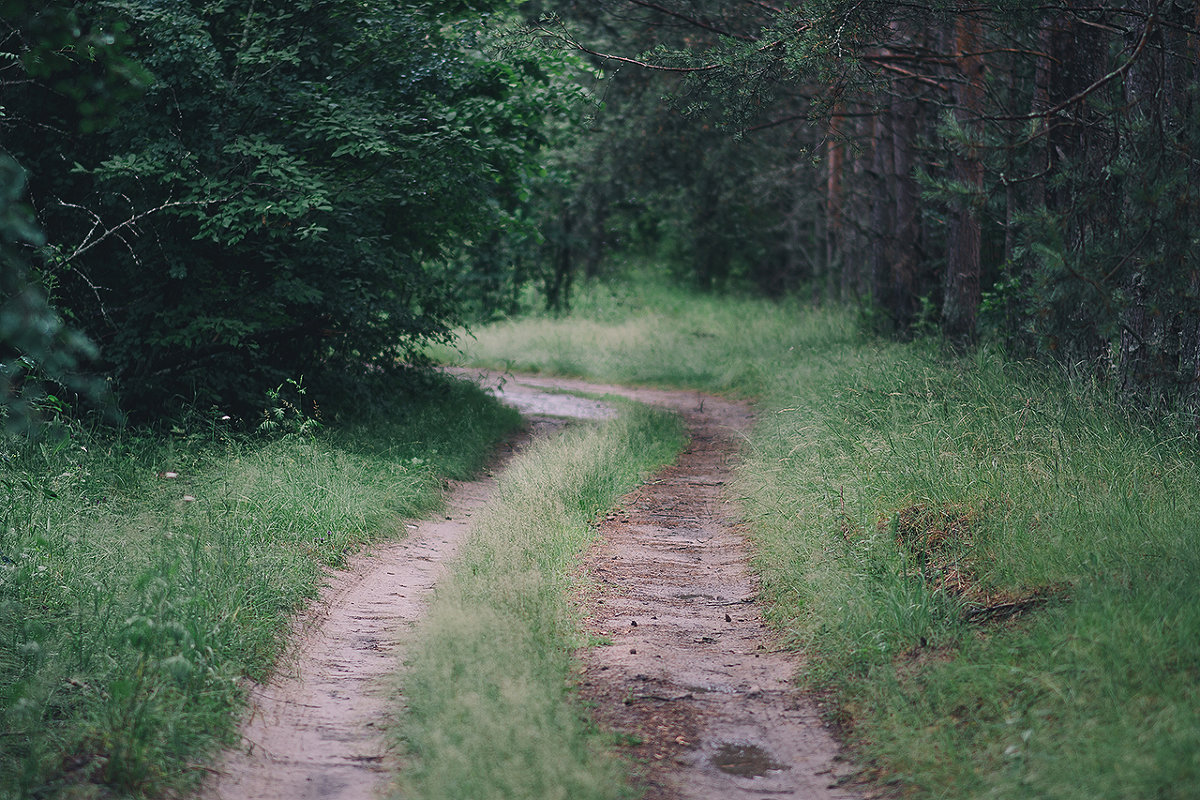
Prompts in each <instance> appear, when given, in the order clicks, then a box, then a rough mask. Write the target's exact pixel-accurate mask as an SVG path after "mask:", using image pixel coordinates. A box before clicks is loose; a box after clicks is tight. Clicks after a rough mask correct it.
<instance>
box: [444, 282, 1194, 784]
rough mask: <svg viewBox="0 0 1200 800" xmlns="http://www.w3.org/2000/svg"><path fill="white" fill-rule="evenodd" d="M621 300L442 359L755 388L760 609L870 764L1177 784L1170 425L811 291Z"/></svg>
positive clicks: (745, 471) (1189, 460)
mask: <svg viewBox="0 0 1200 800" xmlns="http://www.w3.org/2000/svg"><path fill="white" fill-rule="evenodd" d="M642 296H643V297H644V298H645V300H644V301H633V300H631V299H630V297H629V295H623V294H622V293H621V292H612V291H608V290H595V291H593V292H592V293H591V295H590V296H589V297H588V298H587V299H586V300H585V302H583V303H582V304H581V309H582V311H581V314H582V316H574V317H571V318H568V319H565V320H559V321H555V320H549V319H532V320H529V321H517V322H512V323H506V324H504V325H501V326H497V327H496V328H490V329H487V330H484V331H480V332H478V333H477V338H476V339H474V340H471V341H468V342H466V343H465V346H464V350H465V351H466V356H465V357H466V358H467V359H468V360H479V361H481V362H483V363H488V364H491V365H503V364H505V363H512V364H513V365H514V366H518V367H522V368H527V367H536V368H540V369H544V370H547V371H555V372H568V373H578V374H583V375H591V376H594V377H600V378H603V379H605V380H612V381H643V382H650V383H674V384H681V385H686V386H691V387H696V388H702V389H710V390H717V391H732V392H735V393H738V394H741V395H743V396H752V397H756V398H759V399H760V423H759V424H758V426H757V428H756V430H755V432H754V434H753V437H752V440H751V442H750V444H749V446H748V450H747V453H746V463H745V464H744V466H743V467H742V470H741V476H740V483H739V490H740V492H741V493H742V494H743V495H744V506H745V509H746V514H747V516H748V517H749V518H750V520H751V521H752V523H753V527H754V532H755V536H756V539H757V556H756V568H757V569H758V571H759V572H760V573H761V575H762V577H763V587H764V595H765V597H766V599H767V601H768V603H769V613H770V617H771V619H772V621H773V622H774V624H775V625H777V626H779V627H780V628H781V629H783V630H784V631H786V632H788V633H789V635H790V636H791V638H792V640H793V641H794V642H795V644H796V646H797V647H802V648H804V649H805V650H806V651H807V653H808V654H809V661H808V663H809V667H808V670H807V672H806V675H805V676H804V679H805V680H806V681H807V682H808V683H809V684H810V685H811V686H813V687H814V688H817V689H820V690H822V691H825V692H827V693H828V694H829V697H830V698H831V699H833V700H834V701H835V703H834V704H833V708H835V709H836V712H835V713H836V717H837V721H838V722H840V723H841V724H842V725H843V726H844V730H845V732H846V736H847V741H848V742H849V744H850V745H851V746H852V747H853V748H854V750H855V752H856V754H857V756H858V758H859V760H860V763H861V764H862V765H863V767H864V769H865V770H867V772H868V773H869V774H871V775H872V776H873V777H874V779H875V780H876V781H877V782H879V783H882V784H889V785H892V786H894V787H895V788H896V790H897V791H899V792H902V793H904V794H905V795H906V796H914V797H945V798H970V797H978V798H983V797H987V798H1009V797H1011V798H1018V797H1046V798H1113V799H1114V800H1116V799H1117V798H1129V797H1166V798H1170V797H1180V798H1182V797H1189V796H1195V794H1196V792H1197V791H1200V538H1198V537H1197V536H1196V531H1197V530H1200V451H1198V449H1197V445H1196V440H1195V431H1194V430H1190V431H1189V430H1187V429H1186V428H1184V427H1177V426H1173V424H1172V423H1171V422H1170V421H1167V422H1165V423H1155V424H1149V423H1146V422H1145V421H1142V420H1139V419H1136V418H1132V417H1130V416H1129V415H1127V414H1125V413H1123V412H1121V411H1120V410H1119V409H1117V408H1115V407H1114V406H1113V405H1111V404H1110V403H1109V402H1107V401H1106V400H1105V399H1104V397H1103V395H1102V393H1101V392H1098V391H1096V390H1095V389H1094V388H1090V387H1081V386H1077V385H1071V384H1069V383H1068V382H1067V381H1065V380H1064V379H1063V378H1062V377H1061V376H1060V375H1058V374H1056V373H1054V372H1053V371H1050V370H1046V369H1043V368H1039V367H1037V366H1033V365H1024V364H1013V363H1008V362H1006V361H1004V360H1003V359H1002V358H1001V357H999V356H998V355H996V354H994V353H989V352H987V351H982V352H980V353H978V354H976V355H975V356H972V357H970V358H965V359H961V358H960V359H952V358H948V357H946V356H944V355H942V354H940V353H938V352H937V351H936V350H934V349H933V348H931V347H928V346H924V345H921V344H914V345H897V344H890V343H880V342H876V341H873V340H870V339H868V338H865V337H860V336H859V335H858V334H856V333H855V327H854V325H853V323H852V320H850V319H848V318H846V317H844V316H841V315H839V314H838V313H835V312H831V311H815V312H814V311H807V310H804V309H802V308H798V307H787V306H779V305H773V304H768V303H758V302H754V301H748V300H724V301H722V300H715V299H711V298H687V297H683V296H680V295H673V294H671V293H669V292H666V291H665V290H662V289H654V288H650V289H649V290H648V291H646V292H645V293H644V294H643V295H642ZM639 306H640V307H639ZM614 353H615V355H614ZM518 354H519V355H518Z"/></svg>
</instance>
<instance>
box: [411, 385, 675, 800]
mask: <svg viewBox="0 0 1200 800" xmlns="http://www.w3.org/2000/svg"><path fill="white" fill-rule="evenodd" d="M612 402H613V403H614V404H617V405H619V406H620V407H621V414H620V415H619V416H618V417H617V418H615V419H613V420H610V421H607V422H605V423H603V424H601V425H599V426H592V425H587V426H583V425H580V426H576V427H573V428H571V429H568V430H567V431H565V432H564V433H563V434H562V435H559V436H556V437H554V438H550V439H543V440H541V441H539V442H538V443H537V444H536V445H535V446H534V447H532V448H531V449H530V450H528V451H527V452H526V453H524V454H523V455H522V456H520V457H518V458H517V459H516V460H515V461H514V462H513V463H512V464H511V465H510V466H509V467H508V468H506V470H505V472H504V475H503V476H502V478H501V483H500V486H499V488H498V490H497V495H496V499H494V500H493V501H492V502H491V503H490V504H489V506H488V508H487V510H486V512H485V514H484V515H482V516H480V517H479V518H478V519H477V521H476V523H475V526H474V527H473V529H472V533H471V537H470V539H469V540H468V542H467V544H466V546H465V548H464V550H463V553H462V555H461V556H460V558H459V559H458V560H457V561H456V562H455V564H454V567H453V571H452V573H451V574H450V575H448V576H447V577H446V578H445V579H443V580H442V582H441V583H439V585H438V588H437V591H436V596H435V599H434V601H433V604H432V607H431V609H430V611H429V614H428V615H427V617H426V618H425V619H424V620H423V621H422V623H421V625H420V627H419V629H418V633H417V642H416V644H415V645H414V647H413V649H412V651H411V655H410V659H409V661H410V663H409V666H408V669H407V670H405V672H404V702H405V709H404V712H403V713H402V714H401V716H400V720H399V723H398V725H397V727H396V729H395V731H396V733H395V735H396V737H397V738H398V740H399V742H400V744H401V747H402V749H403V750H404V751H406V752H407V754H408V758H409V763H408V764H407V765H406V766H405V768H404V769H402V770H401V772H400V776H399V781H400V784H399V785H398V787H397V790H396V791H397V792H398V793H397V794H396V796H397V797H420V798H426V800H435V799H440V798H463V800H466V799H467V798H469V799H470V800H492V799H493V798H534V797H537V798H571V800H592V799H593V798H594V799H595V800H599V799H600V798H619V797H628V796H630V790H629V788H628V786H627V782H626V778H625V765H624V764H623V763H622V762H621V761H619V760H618V759H617V758H616V757H615V756H613V755H612V753H611V752H610V751H611V748H610V747H608V746H606V745H607V744H608V740H607V738H606V737H605V736H603V735H602V734H601V733H600V732H599V731H597V730H596V729H595V726H594V725H592V724H590V723H589V721H588V719H587V715H586V713H585V711H584V710H583V709H582V707H581V706H580V705H579V704H578V703H577V702H576V700H575V699H574V697H573V696H572V695H571V694H570V691H569V679H570V676H571V670H572V654H573V652H574V650H575V649H576V648H578V647H580V646H583V645H584V644H586V642H585V641H584V640H583V638H582V634H581V633H580V629H579V627H578V625H577V624H576V623H577V619H576V612H575V610H574V608H573V606H572V605H571V603H570V601H569V596H570V592H571V588H572V585H573V581H574V580H576V579H577V578H576V576H575V575H574V572H575V568H576V566H577V564H578V558H579V556H580V554H581V553H582V551H583V550H584V549H585V548H586V547H587V546H588V544H589V543H590V542H591V541H592V540H593V537H594V535H595V529H594V522H595V520H596V518H597V516H598V515H599V514H600V513H602V512H603V511H604V510H606V509H608V508H609V507H611V506H612V504H613V503H614V502H615V501H616V500H617V498H618V497H620V496H621V495H622V494H624V493H625V492H627V491H629V490H630V489H632V488H633V487H634V486H636V485H637V483H638V482H640V481H641V480H643V479H644V478H645V477H646V476H647V475H648V474H650V473H652V472H653V471H654V470H656V469H657V468H659V467H661V466H662V465H664V464H666V463H668V462H670V461H671V460H672V459H673V458H674V456H675V454H676V453H677V452H678V450H679V449H680V447H681V446H682V444H683V442H684V438H685V437H684V433H683V428H682V424H681V422H680V421H679V419H678V418H677V417H675V416H674V415H671V414H668V413H667V412H664V411H659V410H655V409H651V408H649V407H646V406H642V405H638V404H634V403H629V402H626V401H622V400H619V399H618V400H612Z"/></svg>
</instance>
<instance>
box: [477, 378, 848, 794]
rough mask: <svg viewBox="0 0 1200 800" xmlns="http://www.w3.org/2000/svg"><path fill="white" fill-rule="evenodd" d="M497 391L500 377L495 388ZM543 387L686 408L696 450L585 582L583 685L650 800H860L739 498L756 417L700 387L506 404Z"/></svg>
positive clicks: (585, 387) (617, 390)
mask: <svg viewBox="0 0 1200 800" xmlns="http://www.w3.org/2000/svg"><path fill="white" fill-rule="evenodd" d="M492 380H493V381H495V377H494V376H493V377H492ZM520 387H543V388H556V389H566V390H568V391H581V392H590V393H611V394H619V395H623V396H627V397H631V398H633V399H636V400H639V401H641V402H648V403H652V404H657V405H661V406H665V407H668V408H672V409H674V410H676V411H678V412H680V413H681V414H682V415H683V417H684V419H685V421H686V423H687V425H688V428H689V432H690V435H691V441H690V444H689V446H688V448H687V450H686V451H685V452H684V453H683V454H681V455H680V457H679V459H678V460H677V461H676V463H675V464H673V465H671V466H670V467H668V468H666V469H665V470H663V471H662V472H661V473H660V474H658V475H656V476H655V477H654V478H653V479H652V480H651V481H649V482H648V483H646V484H645V485H643V486H641V487H639V488H638V489H637V490H635V491H634V492H632V493H631V494H630V495H628V496H627V497H626V498H624V500H623V502H622V504H621V506H620V507H619V509H618V510H617V511H615V512H614V513H612V514H610V515H608V517H607V518H606V519H605V520H604V521H603V522H602V524H601V531H600V534H601V535H600V537H599V541H598V543H597V545H596V546H595V547H594V548H593V549H592V551H591V552H590V553H589V554H588V557H587V559H586V564H585V568H584V571H585V573H586V574H587V576H588V577H589V578H590V580H589V583H590V585H591V587H592V590H591V591H590V592H589V593H588V596H587V598H586V599H585V600H584V603H585V606H586V611H587V623H586V624H587V625H588V626H589V627H590V628H591V632H592V633H593V634H594V637H593V638H597V639H599V640H600V641H607V642H610V643H609V644H606V645H602V646H599V647H593V648H589V649H587V650H585V651H583V652H581V653H580V658H581V660H582V662H583V667H584V671H583V675H582V677H581V689H582V692H583V694H584V696H585V698H586V699H588V700H590V701H592V704H593V706H594V708H595V709H596V715H597V717H598V718H599V720H600V721H601V723H602V724H604V725H605V726H606V727H609V728H610V729H614V730H618V731H625V732H627V733H628V734H629V736H627V737H626V739H627V740H628V741H629V742H630V748H629V749H630V750H631V751H632V752H633V754H634V756H635V758H637V760H638V761H639V762H640V763H641V764H642V765H644V770H645V774H644V776H643V781H644V783H645V784H646V787H647V795H646V797H647V800H667V799H668V798H671V799H672V800H674V799H675V798H688V799H689V800H718V799H719V800H736V799H737V798H752V797H753V798H761V797H783V796H787V797H801V798H811V799H812V800H821V799H828V800H832V799H833V798H850V797H853V796H854V795H853V793H852V792H851V791H850V790H849V789H845V788H842V787H840V786H839V785H838V784H839V779H840V778H841V777H842V775H843V774H844V773H845V772H847V771H848V770H846V769H845V766H844V765H843V764H842V763H841V762H840V761H839V759H838V745H837V743H836V742H835V740H834V739H833V737H832V735H831V734H830V732H829V730H828V729H827V728H826V727H825V726H824V724H823V723H822V719H821V715H820V713H819V709H818V707H817V706H816V703H815V702H814V700H813V699H812V698H811V697H810V696H808V695H806V694H804V693H803V692H801V691H799V690H798V689H797V687H796V683H795V677H796V672H797V670H798V668H799V661H798V658H797V656H796V654H794V653H791V652H786V651H784V650H782V649H781V648H780V647H779V646H778V644H777V642H776V640H775V638H774V637H773V636H772V634H771V632H770V631H769V629H768V628H767V626H766V625H765V623H764V622H763V619H762V613H761V608H760V607H759V605H758V603H757V585H756V582H755V579H754V576H753V575H752V574H751V572H750V570H749V566H748V564H749V557H750V547H749V544H748V542H747V540H746V538H745V536H744V535H743V532H742V530H741V529H740V527H739V525H738V509H737V507H736V504H734V503H733V502H732V501H731V499H730V497H729V494H728V492H727V490H726V486H727V484H728V483H729V482H730V480H731V478H732V470H733V467H734V465H735V464H736V463H737V460H738V456H739V452H740V449H741V444H742V442H743V441H744V438H745V435H746V433H747V431H748V430H749V427H750V425H751V423H752V418H751V414H750V412H749V410H748V409H747V407H745V406H743V405H739V404H736V403H729V402H727V401H724V400H721V399H719V398H714V397H710V396H705V395H702V394H699V393H696V392H678V391H663V390H650V389H629V388H625V387H616V386H602V385H597V384H590V383H586V382H583V381H574V380H560V379H551V378H527V377H515V378H514V377H511V376H508V377H507V383H505V384H504V386H503V388H502V390H501V394H503V393H505V392H515V391H517V390H518V389H519V388H520Z"/></svg>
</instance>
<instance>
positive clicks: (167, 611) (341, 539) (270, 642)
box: [0, 382, 518, 798]
mask: <svg viewBox="0 0 1200 800" xmlns="http://www.w3.org/2000/svg"><path fill="white" fill-rule="evenodd" d="M378 388H379V389H380V390H381V391H380V392H379V399H374V400H372V401H371V402H370V403H369V404H368V406H369V407H368V408H366V409H359V410H358V411H351V410H349V409H347V410H345V411H344V412H343V413H341V414H335V412H334V410H333V409H332V408H328V409H326V410H325V411H324V412H323V413H324V414H326V415H328V417H327V418H324V419H323V418H321V417H318V416H316V414H320V413H322V412H320V411H319V410H316V411H314V409H313V405H312V399H313V398H312V397H302V396H301V394H300V393H301V392H302V391H303V389H302V387H301V386H299V385H298V384H290V385H288V384H285V385H284V386H283V387H281V390H280V391H278V392H274V393H272V396H271V397H270V398H269V399H268V401H266V403H265V405H266V409H265V410H264V412H263V415H262V417H260V418H259V419H250V420H247V421H245V422H244V423H239V421H238V420H234V419H230V418H229V417H228V416H226V415H225V414H222V413H221V412H220V411H213V412H211V413H200V412H191V413H189V414H187V415H185V416H183V417H181V418H179V419H177V420H176V421H175V422H174V423H173V424H172V425H169V426H168V429H167V430H162V431H150V430H140V429H125V430H120V431H113V430H112V429H97V430H92V429H89V428H88V427H86V426H85V425H83V424H81V423H78V422H68V421H63V422H58V423H45V424H44V429H43V430H42V431H41V435H40V437H38V438H37V439H28V438H24V437H22V438H15V437H14V438H8V439H5V440H4V441H3V442H2V444H0V455H2V457H3V459H2V461H0V798H25V797H47V796H54V797H61V796H70V797H78V798H87V797H111V796H114V795H115V796H162V795H177V794H178V793H179V792H181V791H184V790H186V789H187V788H188V787H191V786H194V785H195V784H196V783H197V782H198V779H199V777H200V775H201V770H202V768H201V767H199V766H197V765H198V764H201V763H203V762H204V760H205V757H206V756H207V755H210V754H211V753H212V752H213V751H214V749H215V748H216V747H217V746H218V745H219V744H220V743H228V742H231V741H232V737H233V736H234V734H235V732H236V730H235V723H236V721H237V713H236V712H237V710H238V708H239V707H240V702H241V700H242V698H243V689H242V687H243V681H244V679H246V678H251V679H256V680H259V679H263V678H264V677H266V676H267V675H268V674H269V672H270V671H271V669H272V665H273V663H274V660H275V658H276V657H277V655H278V654H279V652H280V649H281V647H282V646H283V644H284V641H285V636H286V634H287V633H288V632H289V629H290V622H291V620H292V619H293V615H294V614H295V612H297V611H298V610H299V609H300V608H301V606H302V605H303V604H304V603H305V602H307V601H309V600H311V599H312V598H313V597H315V595H316V592H317V590H318V588H319V587H320V585H321V583H322V581H323V578H324V575H325V574H326V570H327V569H328V568H330V567H337V566H340V565H342V564H344V562H345V559H346V557H347V555H349V554H351V553H354V552H356V551H358V550H360V549H362V548H363V547H364V546H365V545H367V544H369V542H370V541H372V540H374V539H378V538H381V537H388V536H397V535H401V534H402V533H403V525H402V524H401V523H402V521H403V520H404V519H405V518H408V517H413V516H420V515H423V514H428V513H430V512H432V511H433V510H435V509H436V508H438V506H439V504H440V502H441V492H442V483H441V481H442V478H443V477H444V476H451V477H466V476H468V475H469V474H470V473H471V472H472V471H473V470H476V469H478V468H479V467H480V465H481V464H482V463H483V461H484V459H485V458H486V457H487V455H488V453H490V452H491V448H492V445H493V444H494V442H495V441H496V440H497V439H498V438H499V437H500V436H502V435H504V434H505V433H506V432H507V431H509V430H511V429H512V428H513V427H514V426H515V425H516V424H517V421H518V420H517V416H516V414H515V412H512V411H511V410H508V409H504V408H502V407H500V406H498V405H497V404H496V403H495V401H494V400H492V399H490V398H488V397H487V396H486V395H484V394H483V393H482V392H480V391H479V390H477V389H475V388H474V387H471V386H469V385H466V384H463V383H461V382H452V383H434V384H431V385H429V386H427V387H426V388H425V389H424V390H423V391H414V390H409V391H397V390H396V387H394V386H393V387H391V388H390V389H389V388H388V387H385V386H381V387H378ZM297 390H300V391H297ZM385 398H386V399H385ZM301 408H306V409H308V412H307V413H302V412H301V410H300V409H301ZM322 423H324V424H322Z"/></svg>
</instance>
